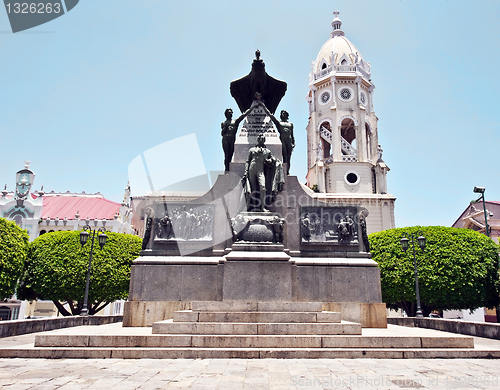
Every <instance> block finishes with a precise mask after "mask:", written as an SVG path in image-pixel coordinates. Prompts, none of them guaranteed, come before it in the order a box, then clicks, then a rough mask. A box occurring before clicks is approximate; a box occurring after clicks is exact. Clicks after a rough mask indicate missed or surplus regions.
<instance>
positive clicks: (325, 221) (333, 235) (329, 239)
mask: <svg viewBox="0 0 500 390" xmlns="http://www.w3.org/2000/svg"><path fill="white" fill-rule="evenodd" d="M300 224H301V243H302V244H329V245H347V246H358V245H359V237H358V224H359V221H358V210H357V208H356V207H352V206H344V207H311V206H307V207H301V213H300Z"/></svg>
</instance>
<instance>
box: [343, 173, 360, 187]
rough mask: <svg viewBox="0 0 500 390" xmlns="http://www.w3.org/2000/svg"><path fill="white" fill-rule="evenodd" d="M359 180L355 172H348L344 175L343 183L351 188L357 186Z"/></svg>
mask: <svg viewBox="0 0 500 390" xmlns="http://www.w3.org/2000/svg"><path fill="white" fill-rule="evenodd" d="M359 180H360V177H359V173H358V172H356V171H349V172H346V174H345V175H344V181H345V182H346V183H347V184H348V185H350V186H352V187H354V186H355V185H357V184H358V183H359Z"/></svg>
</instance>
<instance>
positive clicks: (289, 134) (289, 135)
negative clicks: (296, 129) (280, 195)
mask: <svg viewBox="0 0 500 390" xmlns="http://www.w3.org/2000/svg"><path fill="white" fill-rule="evenodd" d="M260 105H261V106H262V107H263V108H264V111H265V112H266V114H267V115H269V116H270V117H271V120H272V121H273V123H274V124H275V125H276V128H277V129H278V132H279V133H280V140H281V153H282V155H283V164H287V167H286V174H287V175H289V174H290V160H291V159H292V150H293V148H295V138H294V137H293V124H292V123H291V122H288V116H289V115H288V112H287V111H285V110H282V111H281V115H280V117H281V122H280V121H278V120H277V119H276V117H275V116H274V115H273V114H272V113H271V112H270V111H269V110H268V109H267V107H266V106H265V104H260Z"/></svg>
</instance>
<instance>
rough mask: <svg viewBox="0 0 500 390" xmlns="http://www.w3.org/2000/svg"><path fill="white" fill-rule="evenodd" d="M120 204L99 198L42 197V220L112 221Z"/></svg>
mask: <svg viewBox="0 0 500 390" xmlns="http://www.w3.org/2000/svg"><path fill="white" fill-rule="evenodd" d="M119 208H120V204H119V203H116V202H112V201H110V200H107V199H104V198H100V197H88V196H44V197H43V210H42V218H52V219H54V218H55V217H59V219H64V217H66V218H67V219H75V214H76V213H77V212H78V213H79V214H80V219H87V218H89V219H95V218H97V219H113V218H114V215H115V214H116V212H117V211H118V209H119Z"/></svg>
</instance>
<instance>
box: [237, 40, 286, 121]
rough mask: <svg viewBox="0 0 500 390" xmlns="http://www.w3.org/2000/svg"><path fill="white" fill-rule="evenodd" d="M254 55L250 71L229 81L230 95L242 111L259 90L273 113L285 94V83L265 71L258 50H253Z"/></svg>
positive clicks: (247, 106)
mask: <svg viewBox="0 0 500 390" xmlns="http://www.w3.org/2000/svg"><path fill="white" fill-rule="evenodd" d="M255 57H256V58H255V59H254V60H253V63H252V70H251V72H250V73H249V74H247V75H246V76H244V77H242V78H240V79H237V80H234V81H232V82H231V85H230V91H231V96H232V97H233V98H234V100H236V103H238V107H239V108H240V110H241V112H244V111H245V110H247V109H248V108H249V107H250V106H251V104H252V101H253V100H254V96H255V93H256V92H259V93H260V94H261V95H262V100H263V101H264V102H265V104H266V106H267V108H269V111H271V112H272V113H273V114H274V112H275V111H276V109H277V108H278V104H279V103H280V101H281V99H282V98H283V96H285V92H286V83H285V82H284V81H281V80H276V79H275V78H273V77H271V76H269V75H268V74H267V73H266V69H265V66H266V65H265V64H264V61H262V60H261V59H260V51H259V50H257V51H256V52H255Z"/></svg>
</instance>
